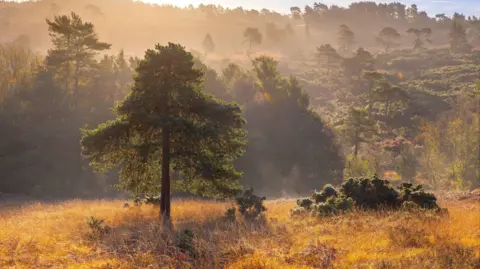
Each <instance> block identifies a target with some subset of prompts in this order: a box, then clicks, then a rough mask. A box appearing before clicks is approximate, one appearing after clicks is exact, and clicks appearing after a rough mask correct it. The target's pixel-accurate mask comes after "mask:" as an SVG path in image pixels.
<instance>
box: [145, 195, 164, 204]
mask: <svg viewBox="0 0 480 269" xmlns="http://www.w3.org/2000/svg"><path fill="white" fill-rule="evenodd" d="M143 202H144V203H145V204H147V205H160V195H145V199H143Z"/></svg>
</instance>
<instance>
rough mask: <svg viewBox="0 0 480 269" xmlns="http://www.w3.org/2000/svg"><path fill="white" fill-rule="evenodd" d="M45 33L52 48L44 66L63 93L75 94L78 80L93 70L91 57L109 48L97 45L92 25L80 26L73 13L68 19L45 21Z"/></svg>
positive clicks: (82, 23)
mask: <svg viewBox="0 0 480 269" xmlns="http://www.w3.org/2000/svg"><path fill="white" fill-rule="evenodd" d="M47 24H48V30H49V33H50V36H51V37H52V42H53V45H54V48H53V49H51V50H50V51H49V53H48V56H47V65H48V66H49V68H51V70H54V72H55V73H57V74H59V75H58V78H57V79H58V80H59V81H61V82H62V83H63V84H64V88H65V90H72V87H70V85H71V80H72V79H73V93H74V94H75V95H76V94H78V90H79V86H80V85H79V83H80V80H82V78H83V79H85V77H88V74H87V71H89V69H91V68H92V67H93V66H94V64H93V63H94V61H92V59H93V57H94V56H95V55H96V54H97V52H99V51H102V50H107V49H109V48H110V46H111V45H110V44H107V43H104V42H100V41H99V40H98V37H97V35H96V33H95V32H94V26H93V24H92V23H89V22H83V20H82V18H81V17H80V16H79V15H77V14H76V13H74V12H72V13H71V14H70V16H67V15H61V16H55V18H54V20H53V21H50V20H49V19H47Z"/></svg>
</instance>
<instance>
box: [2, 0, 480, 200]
mask: <svg viewBox="0 0 480 269" xmlns="http://www.w3.org/2000/svg"><path fill="white" fill-rule="evenodd" d="M0 42H1V46H0V175H1V179H0V193H15V194H26V195H30V196H37V197H63V198H67V197H103V196H107V195H118V193H119V192H118V191H117V190H116V189H115V188H113V187H112V185H117V186H119V187H121V189H122V188H123V189H130V190H132V185H131V184H132V181H129V180H133V179H131V178H130V179H123V180H121V181H119V176H118V172H119V170H118V168H116V169H113V170H111V171H109V172H107V173H105V174H99V173H96V172H94V171H93V169H92V168H91V167H90V165H89V162H88V160H86V159H84V158H83V157H82V154H81V153H82V148H81V145H80V142H79V141H80V140H81V139H82V134H81V132H80V129H82V128H85V127H86V126H87V127H88V128H94V127H96V126H97V125H99V124H101V123H103V122H105V121H107V120H113V119H114V118H115V113H114V111H112V109H113V108H114V107H115V106H116V103H117V102H119V101H121V100H123V99H124V98H125V96H127V94H128V93H129V92H130V91H131V86H132V85H133V84H134V80H133V77H134V76H135V75H136V74H137V73H138V72H137V71H138V70H136V69H137V67H138V66H139V63H141V62H142V59H143V58H144V56H145V51H146V50H147V49H153V48H154V47H155V45H156V44H160V45H165V44H167V43H168V42H174V43H179V44H181V45H182V46H185V47H186V49H187V50H188V51H190V53H191V55H193V56H194V63H195V67H196V68H198V69H200V70H201V71H202V72H203V87H204V91H206V92H208V93H210V94H212V95H213V96H215V97H216V98H218V99H222V100H224V101H227V102H236V103H238V104H239V105H241V107H242V108H243V111H242V113H243V116H244V117H245V119H246V121H247V123H246V124H245V126H244V127H245V129H246V130H247V132H248V135H247V140H248V143H247V145H246V150H245V153H244V154H243V156H241V157H240V158H239V159H238V160H236V161H235V163H234V166H235V168H236V169H237V170H239V171H241V172H243V175H242V177H241V179H240V183H241V185H243V186H244V187H250V186H253V187H255V190H256V192H257V191H258V192H259V193H261V194H264V195H268V196H270V197H280V196H285V195H295V196H296V195H300V194H306V193H309V192H310V191H311V190H313V189H315V188H320V187H321V186H322V185H323V184H326V183H333V184H338V183H340V182H341V181H342V180H343V179H345V178H349V177H354V176H363V175H367V176H370V175H373V174H377V175H379V176H381V177H383V178H386V179H389V180H391V181H394V182H400V181H416V182H421V183H422V184H424V186H425V187H426V188H430V189H435V190H469V189H473V188H478V187H480V163H479V160H480V141H479V140H480V123H479V121H480V117H479V112H480V82H478V81H479V79H480V20H479V19H478V18H477V17H475V16H468V17H466V16H464V15H462V14H458V13H455V14H453V15H452V16H447V15H446V14H437V15H435V16H433V17H429V16H428V15H427V13H426V12H424V11H421V10H418V8H417V6H416V5H411V6H406V5H404V4H401V3H390V4H381V3H375V2H357V3H352V4H351V5H350V6H349V7H348V8H342V7H338V6H327V5H324V4H321V3H312V5H307V6H305V7H292V8H291V14H280V13H277V12H275V11H272V10H266V9H262V10H244V9H242V8H240V7H239V8H236V9H228V8H223V7H220V6H213V5H200V6H199V7H193V6H190V7H187V8H178V7H173V6H159V5H152V4H146V3H142V2H133V1H130V0H99V1H91V2H89V1H73V0H71V1H70V0H65V1H52V0H43V1H35V2H22V3H15V2H0ZM158 169H159V167H155V166H151V167H149V168H148V169H147V170H148V171H149V173H150V174H149V175H148V177H146V178H147V180H144V181H142V183H141V184H135V190H134V191H137V192H144V191H147V190H154V191H158V187H159V180H160V175H159V174H160V173H159V171H158ZM130 176H131V177H132V178H135V177H141V176H144V175H131V174H130ZM174 178H175V177H174ZM181 182H182V180H181V179H180V178H177V179H175V182H174V183H173V187H174V188H176V189H177V190H180V191H188V190H186V189H184V188H183V189H182V187H181V186H182V184H181ZM142 184H143V185H142ZM151 186H154V187H153V188H152V187H151Z"/></svg>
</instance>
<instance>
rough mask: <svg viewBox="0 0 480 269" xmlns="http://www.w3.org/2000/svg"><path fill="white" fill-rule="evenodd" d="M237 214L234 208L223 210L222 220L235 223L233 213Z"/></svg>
mask: <svg viewBox="0 0 480 269" xmlns="http://www.w3.org/2000/svg"><path fill="white" fill-rule="evenodd" d="M236 212H237V209H236V208H235V207H230V208H227V210H225V215H224V219H225V220H227V221H235V219H236V217H235V213H236Z"/></svg>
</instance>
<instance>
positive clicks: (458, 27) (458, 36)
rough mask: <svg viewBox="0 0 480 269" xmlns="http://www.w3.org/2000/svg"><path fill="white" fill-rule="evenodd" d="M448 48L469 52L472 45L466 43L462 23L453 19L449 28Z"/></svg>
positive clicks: (453, 50) (454, 50) (465, 34)
mask: <svg viewBox="0 0 480 269" xmlns="http://www.w3.org/2000/svg"><path fill="white" fill-rule="evenodd" d="M448 36H449V37H450V50H451V51H452V52H457V53H458V52H470V50H471V49H472V46H471V45H470V44H468V41H467V33H466V31H465V29H464V28H463V26H462V24H461V23H460V22H459V21H458V20H456V19H454V20H453V21H452V26H451V28H450V33H449V34H448Z"/></svg>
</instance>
